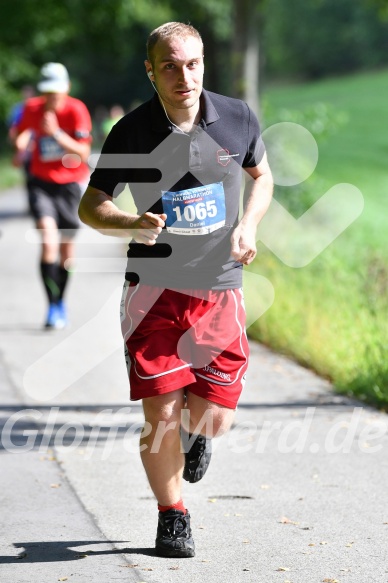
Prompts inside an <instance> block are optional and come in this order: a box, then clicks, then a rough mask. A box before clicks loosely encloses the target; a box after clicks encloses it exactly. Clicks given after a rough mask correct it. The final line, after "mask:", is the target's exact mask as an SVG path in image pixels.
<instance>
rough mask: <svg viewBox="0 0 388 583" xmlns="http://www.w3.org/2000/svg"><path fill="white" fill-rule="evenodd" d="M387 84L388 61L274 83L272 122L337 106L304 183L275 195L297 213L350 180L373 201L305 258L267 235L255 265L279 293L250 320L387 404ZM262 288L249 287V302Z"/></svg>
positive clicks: (322, 369) (271, 340) (346, 386)
mask: <svg viewBox="0 0 388 583" xmlns="http://www.w3.org/2000/svg"><path fill="white" fill-rule="evenodd" d="M387 87H388V71H381V72H377V73H370V74H362V75H354V76H350V77H346V78H337V79H331V80H326V81H321V82H319V83H313V84H304V85H293V86H286V87H277V88H273V89H271V88H268V90H267V92H266V106H265V107H264V115H266V112H267V118H266V121H267V125H268V124H270V123H276V122H278V121H287V119H289V120H290V121H296V120H299V122H300V123H302V125H303V120H306V122H307V123H306V124H305V125H306V127H308V125H309V123H310V122H311V118H312V116H311V111H310V110H311V108H312V107H313V106H314V104H317V103H318V102H319V103H321V104H322V103H323V104H325V106H326V109H327V111H328V112H329V115H328V118H329V119H328V120H327V119H326V120H324V124H325V123H326V124H327V125H328V126H330V125H332V126H333V127H334V130H333V128H332V127H331V128H329V129H330V131H327V132H323V133H322V134H321V135H320V134H316V135H315V138H316V140H317V143H318V146H319V161H318V165H317V168H316V170H315V172H314V175H313V176H312V177H311V178H310V179H309V180H308V181H306V183H305V185H302V187H293V188H286V187H281V188H280V187H277V188H276V189H275V196H276V198H277V199H278V200H280V201H281V202H282V204H284V206H286V208H288V210H290V212H292V213H293V214H295V216H298V215H300V214H302V213H303V212H304V211H305V210H307V208H309V206H311V204H313V203H314V201H315V200H317V199H318V198H319V197H320V196H321V195H322V194H324V192H325V191H326V190H327V189H328V188H330V187H331V186H334V185H335V184H337V183H340V182H348V183H351V184H354V185H355V186H357V187H358V188H359V189H360V190H361V192H362V194H363V197H364V200H365V207H364V211H363V213H362V214H361V216H360V217H359V218H358V219H357V220H356V221H355V222H354V223H353V224H352V225H351V226H350V227H349V228H348V229H347V230H346V231H345V232H344V233H343V234H342V235H340V236H339V237H338V238H337V239H336V240H335V241H334V242H333V243H332V244H331V245H330V246H329V247H328V248H327V249H326V250H325V251H324V252H323V253H321V255H320V256H319V257H318V258H316V259H315V260H314V261H313V262H312V263H310V264H309V265H308V266H307V267H304V268H299V269H293V268H290V267H287V266H286V265H284V264H283V263H282V262H281V261H280V260H279V259H278V258H277V257H275V256H274V255H273V254H272V253H271V252H270V251H269V250H267V249H266V248H265V247H264V246H263V245H259V255H258V257H257V259H256V260H255V262H254V264H253V267H252V269H253V270H254V271H255V272H256V273H260V274H261V275H264V276H265V277H267V278H268V279H269V280H270V281H271V283H272V285H273V286H274V288H275V301H274V303H273V305H272V306H271V307H270V309H269V310H268V311H267V312H266V313H265V314H264V315H263V316H262V317H261V318H260V319H259V320H258V321H257V322H256V323H255V324H254V325H252V326H251V327H250V329H249V334H250V336H251V337H253V338H256V339H258V340H260V341H261V342H264V343H266V344H268V345H270V346H272V347H273V348H275V349H277V350H280V351H281V352H284V353H285V354H288V355H290V356H292V357H294V358H295V359H296V360H298V361H300V362H301V363H303V364H305V365H306V366H308V367H311V368H313V369H314V370H316V371H317V372H318V373H320V374H321V375H324V376H325V377H327V378H329V379H330V380H331V381H332V382H333V383H334V385H335V387H336V388H337V389H338V390H339V391H341V392H345V393H347V394H351V395H354V396H356V397H358V398H360V399H362V400H365V401H367V402H369V403H372V404H374V405H377V406H379V407H382V408H386V407H387V406H388V358H387V349H388V325H387V321H388V320H387V315H388V245H387V233H388V216H387V195H388V132H387V131H386V130H387V126H388V123H387V122H388V110H387V106H386V88H387ZM318 110H319V107H318ZM330 118H332V120H334V123H333V124H331V121H332V120H330ZM335 120H337V122H338V123H337V122H336V121H335ZM338 120H340V121H338ZM313 121H314V120H313ZM324 124H323V125H324ZM335 126H336V127H335ZM257 293H258V291H257V290H255V289H248V290H246V296H247V303H248V305H249V304H251V305H252V304H254V302H255V297H256V295H257Z"/></svg>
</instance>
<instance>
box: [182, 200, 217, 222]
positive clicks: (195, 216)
mask: <svg viewBox="0 0 388 583" xmlns="http://www.w3.org/2000/svg"><path fill="white" fill-rule="evenodd" d="M172 210H173V211H174V212H175V214H176V220H177V221H182V209H181V207H179V206H176V207H174V208H173V209H172ZM216 214H217V207H216V201H215V200H207V201H206V203H205V202H198V203H197V204H188V205H187V206H185V208H184V210H183V217H184V218H185V219H186V221H188V222H193V221H195V220H198V221H203V220H204V219H206V217H209V218H212V217H215V216H216Z"/></svg>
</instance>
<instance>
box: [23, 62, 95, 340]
mask: <svg viewBox="0 0 388 583" xmlns="http://www.w3.org/2000/svg"><path fill="white" fill-rule="evenodd" d="M38 90H39V91H40V93H41V94H42V95H41V96H39V97H33V98H31V99H28V100H27V101H26V104H25V107H24V109H23V113H22V116H21V119H20V121H19V123H18V125H17V136H16V138H15V146H16V149H18V147H19V144H18V140H19V139H22V137H23V136H24V135H25V133H26V132H27V131H30V132H31V135H32V139H33V143H34V147H33V150H32V159H31V165H30V178H29V181H28V184H27V187H28V197H29V204H30V210H31V213H32V216H33V217H34V219H35V223H36V227H37V229H39V231H40V233H41V236H42V251H41V258H40V273H41V277H42V281H43V285H44V288H45V290H46V294H47V299H48V311H47V318H46V322H45V327H46V328H47V329H59V328H63V327H65V326H66V324H67V314H66V308H65V304H64V293H65V289H66V285H67V282H68V275H69V271H70V270H71V263H72V259H73V256H74V236H75V234H76V231H77V229H78V228H79V226H80V223H79V219H78V206H79V201H80V199H81V195H82V190H81V186H80V183H82V182H84V183H85V182H86V181H87V180H88V178H89V169H88V166H87V164H86V161H87V159H88V157H89V154H90V142H91V137H90V132H91V119H90V115H89V112H88V110H87V108H86V106H85V105H84V104H83V103H82V101H80V100H79V99H75V98H74V97H70V96H69V95H68V93H69V91H70V80H69V75H68V72H67V70H66V68H65V67H64V66H63V65H62V64H61V63H47V64H46V65H44V66H43V67H42V70H41V79H40V81H39V83H38Z"/></svg>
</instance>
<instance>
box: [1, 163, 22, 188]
mask: <svg viewBox="0 0 388 583" xmlns="http://www.w3.org/2000/svg"><path fill="white" fill-rule="evenodd" d="M11 157H12V155H11V154H9V155H5V154H3V155H2V156H0V192H1V191H2V190H5V189H7V188H11V187H12V186H19V185H20V184H23V180H24V178H23V173H22V170H21V169H20V168H15V167H14V166H12V164H11Z"/></svg>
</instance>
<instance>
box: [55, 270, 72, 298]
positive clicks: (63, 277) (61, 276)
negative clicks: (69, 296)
mask: <svg viewBox="0 0 388 583" xmlns="http://www.w3.org/2000/svg"><path fill="white" fill-rule="evenodd" d="M68 277H69V272H68V271H67V269H65V268H64V267H61V266H59V267H58V286H59V299H60V300H61V299H62V298H63V295H64V293H65V288H66V285H67V280H68Z"/></svg>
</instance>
